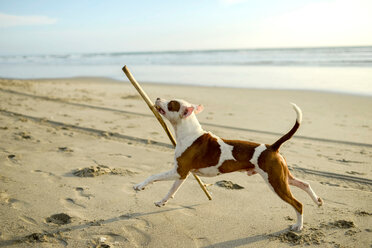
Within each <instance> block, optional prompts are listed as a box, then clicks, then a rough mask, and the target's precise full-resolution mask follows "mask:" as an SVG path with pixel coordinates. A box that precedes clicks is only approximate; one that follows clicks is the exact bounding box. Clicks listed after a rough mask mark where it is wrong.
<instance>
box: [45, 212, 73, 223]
mask: <svg viewBox="0 0 372 248" xmlns="http://www.w3.org/2000/svg"><path fill="white" fill-rule="evenodd" d="M45 222H46V223H53V224H57V225H66V224H69V223H71V217H70V216H69V215H67V214H65V213H60V214H53V215H51V216H50V217H47V218H45Z"/></svg>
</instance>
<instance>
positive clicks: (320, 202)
mask: <svg viewBox="0 0 372 248" xmlns="http://www.w3.org/2000/svg"><path fill="white" fill-rule="evenodd" d="M316 204H318V207H320V206H322V205H323V200H322V198H320V197H318V202H317V203H316Z"/></svg>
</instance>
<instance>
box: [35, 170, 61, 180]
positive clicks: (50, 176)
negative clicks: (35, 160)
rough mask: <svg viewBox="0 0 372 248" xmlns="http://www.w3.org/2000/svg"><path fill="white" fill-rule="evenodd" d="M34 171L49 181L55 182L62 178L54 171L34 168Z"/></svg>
mask: <svg viewBox="0 0 372 248" xmlns="http://www.w3.org/2000/svg"><path fill="white" fill-rule="evenodd" d="M31 172H32V173H40V174H41V176H42V177H44V178H46V179H47V180H48V182H51V183H55V182H56V181H57V180H61V177H60V176H57V175H55V174H54V173H52V172H46V171H42V170H32V171H31Z"/></svg>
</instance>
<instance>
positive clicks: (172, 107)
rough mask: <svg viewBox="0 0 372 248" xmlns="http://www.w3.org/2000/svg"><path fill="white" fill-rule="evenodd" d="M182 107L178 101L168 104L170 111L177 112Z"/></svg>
mask: <svg viewBox="0 0 372 248" xmlns="http://www.w3.org/2000/svg"><path fill="white" fill-rule="evenodd" d="M180 107H181V104H180V103H179V102H177V101H170V102H169V103H168V110H169V111H173V112H177V111H178V110H180Z"/></svg>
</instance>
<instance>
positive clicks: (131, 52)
mask: <svg viewBox="0 0 372 248" xmlns="http://www.w3.org/2000/svg"><path fill="white" fill-rule="evenodd" d="M367 47H372V44H371V45H336V46H328V45H327V46H326V45H324V46H292V47H289V46H288V47H250V48H212V49H175V50H142V51H141V50H138V51H112V52H82V53H79V52H65V53H36V54H18V55H15V54H9V55H5V54H0V56H1V57H10V56H47V55H48V56H61V55H67V54H79V55H104V54H105V55H106V54H157V53H159V54H160V53H190V52H196V53H197V52H228V51H239V50H241V51H248V50H252V51H254V50H281V49H282V50H290V49H326V48H367Z"/></svg>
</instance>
